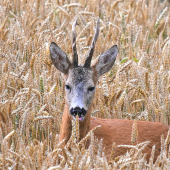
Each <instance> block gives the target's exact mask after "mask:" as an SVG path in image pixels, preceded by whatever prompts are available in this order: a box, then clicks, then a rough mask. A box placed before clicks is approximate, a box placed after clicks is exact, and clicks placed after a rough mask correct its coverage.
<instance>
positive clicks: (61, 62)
mask: <svg viewBox="0 0 170 170" xmlns="http://www.w3.org/2000/svg"><path fill="white" fill-rule="evenodd" d="M76 23H77V19H76V20H75V22H74V23H73V26H72V33H73V41H72V55H73V60H72V62H71V61H70V59H69V58H68V57H67V55H66V54H65V52H64V51H62V50H61V48H60V47H59V46H58V45H57V44H56V43H54V42H52V43H51V45H50V55H51V60H52V62H53V64H54V66H55V67H56V68H57V69H58V70H59V71H61V72H62V73H64V74H65V77H66V84H65V91H66V102H67V105H68V107H69V111H70V114H71V116H72V118H73V119H75V117H76V116H77V115H78V116H79V121H83V120H84V119H86V117H87V115H88V114H90V113H89V112H88V110H90V108H91V104H92V100H93V96H94V92H95V86H96V83H97V81H98V79H99V77H100V76H101V75H103V74H104V73H106V72H108V71H109V70H110V69H111V68H112V66H113V64H114V62H115V60H116V56H117V53H118V48H117V46H116V45H114V46H112V47H111V48H110V49H108V50H107V51H106V52H104V53H103V54H102V55H101V56H100V57H99V58H98V60H97V61H96V62H95V64H93V65H92V66H91V60H92V56H93V52H94V48H95V44H96V41H97V38H98V35H99V18H98V20H97V27H96V31H95V36H94V38H93V40H92V44H91V48H90V50H89V53H88V56H87V58H86V60H85V64H84V65H83V66H80V65H78V54H77V50H76V35H75V26H76Z"/></svg>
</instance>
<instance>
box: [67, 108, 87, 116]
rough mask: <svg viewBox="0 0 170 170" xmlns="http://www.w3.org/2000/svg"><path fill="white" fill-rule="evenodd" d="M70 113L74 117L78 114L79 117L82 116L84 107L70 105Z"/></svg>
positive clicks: (84, 111)
mask: <svg viewBox="0 0 170 170" xmlns="http://www.w3.org/2000/svg"><path fill="white" fill-rule="evenodd" d="M70 113H71V115H72V116H74V117H76V116H79V118H80V117H84V116H85V114H86V113H87V111H86V110H85V109H84V108H82V109H80V108H79V107H75V108H73V107H72V108H71V109H70Z"/></svg>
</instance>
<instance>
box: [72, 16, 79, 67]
mask: <svg viewBox="0 0 170 170" xmlns="http://www.w3.org/2000/svg"><path fill="white" fill-rule="evenodd" d="M77 19H78V18H76V20H75V21H74V23H73V25H72V33H73V41H72V53H73V61H72V63H73V66H74V67H77V66H78V54H77V49H76V32H75V27H76V24H77Z"/></svg>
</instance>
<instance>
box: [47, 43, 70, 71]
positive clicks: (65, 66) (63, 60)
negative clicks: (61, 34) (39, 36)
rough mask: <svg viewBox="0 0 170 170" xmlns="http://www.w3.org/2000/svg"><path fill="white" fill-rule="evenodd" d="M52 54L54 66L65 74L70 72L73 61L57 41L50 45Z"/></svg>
mask: <svg viewBox="0 0 170 170" xmlns="http://www.w3.org/2000/svg"><path fill="white" fill-rule="evenodd" d="M50 55H51V60H52V62H53V64H54V66H55V67H56V68H57V69H58V70H59V71H61V72H62V73H64V74H68V71H69V68H70V67H71V62H70V60H69V58H68V57H67V55H66V54H65V52H64V51H63V50H62V49H61V48H60V47H59V46H58V45H57V44H56V43H55V42H52V43H51V45H50Z"/></svg>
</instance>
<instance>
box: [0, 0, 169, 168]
mask: <svg viewBox="0 0 170 170" xmlns="http://www.w3.org/2000/svg"><path fill="white" fill-rule="evenodd" d="M76 2H77V1H74V0H72V1H71V2H70V0H67V1H64V0H62V1H60V0H29V1H28V0H14V1H13V0H1V1H0V169H3V170H6V169H8V168H9V169H11V170H13V169H27V170H30V169H32V170H36V169H38V170H39V169H44V170H46V169H49V170H52V169H82V170H83V169H107V170H108V169H170V151H169V150H168V147H167V146H168V144H169V139H170V138H169V135H168V136H167V138H166V137H163V136H162V137H161V139H160V140H161V143H162V147H161V153H160V156H159V157H158V158H157V161H156V162H155V163H154V162H153V157H154V148H155V146H153V148H152V155H151V158H150V161H149V162H148V163H147V162H146V159H145V158H146V154H143V153H142V150H143V149H144V147H145V146H146V145H147V144H148V142H145V143H141V144H137V143H136V141H135V140H136V138H137V129H136V122H135V121H134V126H133V128H132V129H133V130H132V139H131V140H132V145H131V146H115V145H114V144H113V150H112V154H111V159H110V161H107V160H106V158H105V156H104V154H103V149H102V141H97V140H96V139H95V138H94V136H93V131H91V132H89V134H88V135H87V136H86V138H88V137H91V145H90V147H89V149H88V150H85V149H84V146H83V142H82V141H80V142H79V143H77V141H76V140H77V138H78V135H77V134H78V128H76V127H78V126H77V124H76V123H75V124H74V122H73V127H74V128H73V130H72V137H71V139H70V141H69V143H68V144H67V146H66V147H65V148H60V147H59V144H58V138H59V136H58V134H59V131H60V125H61V117H62V112H63V107H64V81H63V76H62V75H61V73H59V71H57V70H56V69H55V68H54V66H53V65H52V62H51V60H50V55H49V45H50V43H51V42H52V41H55V42H56V43H57V44H58V45H59V46H60V47H61V48H62V49H63V50H64V51H65V52H66V53H67V54H68V56H69V57H71V40H72V38H71V26H72V23H73V21H74V20H75V18H76V17H78V18H79V20H78V23H79V25H78V26H76V32H77V48H78V53H79V61H80V62H81V63H82V62H83V61H84V59H85V57H86V55H87V52H88V49H89V46H90V43H91V40H92V37H93V34H94V26H95V21H96V19H97V16H98V15H99V16H100V35H99V38H98V41H97V45H96V49H95V54H94V59H95V58H96V57H98V56H99V55H100V54H102V53H103V52H104V51H105V50H106V49H108V48H109V47H111V46H112V45H113V44H118V47H119V55H118V56H117V60H116V63H115V66H114V67H113V68H112V70H111V71H110V72H109V73H108V74H105V75H104V76H103V77H101V79H100V81H99V83H98V87H97V91H96V96H95V99H94V104H93V113H92V115H93V116H96V117H102V118H120V119H136V120H146V121H160V122H162V123H166V124H170V94H169V92H170V72H169V68H170V12H169V11H170V9H169V4H168V2H161V3H160V2H159V0H151V1H149V0H143V1H142V0H136V1H135V0H127V1H123V0H116V1H113V0H105V1H104V0H102V1H99V2H98V1H97V0H96V1H95V0H91V1H90V0H89V1H88V0H87V1H84V0H81V1H79V3H76ZM99 128H100V127H99ZM86 138H85V139H83V140H86ZM164 138H165V139H164ZM96 142H97V143H96ZM115 147H127V148H129V152H128V153H127V154H126V155H123V156H120V157H118V158H116V159H114V160H113V159H112V157H113V155H114V148H115Z"/></svg>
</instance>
